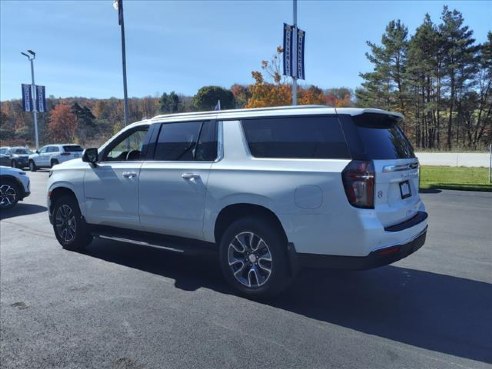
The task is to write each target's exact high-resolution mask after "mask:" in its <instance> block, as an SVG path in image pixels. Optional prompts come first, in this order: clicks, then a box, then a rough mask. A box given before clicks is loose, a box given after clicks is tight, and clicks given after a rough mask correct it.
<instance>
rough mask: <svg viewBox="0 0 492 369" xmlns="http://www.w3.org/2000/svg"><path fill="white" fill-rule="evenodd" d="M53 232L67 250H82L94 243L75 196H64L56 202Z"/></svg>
mask: <svg viewBox="0 0 492 369" xmlns="http://www.w3.org/2000/svg"><path fill="white" fill-rule="evenodd" d="M53 230H54V231H55V236H56V239H57V240H58V242H59V243H60V244H61V245H62V246H63V248H65V249H67V250H82V249H84V248H85V246H87V245H88V244H89V243H91V241H92V236H91V235H90V233H89V231H88V229H87V224H86V223H85V221H84V220H83V219H82V214H81V213H80V209H79V205H78V203H77V200H75V198H74V197H73V196H69V195H64V196H62V197H60V198H59V199H57V200H56V201H55V206H54V209H53Z"/></svg>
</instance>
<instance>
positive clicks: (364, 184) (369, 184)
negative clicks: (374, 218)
mask: <svg viewBox="0 0 492 369" xmlns="http://www.w3.org/2000/svg"><path fill="white" fill-rule="evenodd" d="M342 180H343V186H344V188H345V194H346V195H347V199H348V201H349V203H350V205H352V206H355V207H356V208H364V209H374V181H375V172H374V165H373V164H372V161H362V160H352V161H351V162H350V163H349V164H348V165H347V166H346V167H345V169H344V170H343V172H342Z"/></svg>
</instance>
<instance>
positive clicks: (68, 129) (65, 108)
mask: <svg viewBox="0 0 492 369" xmlns="http://www.w3.org/2000/svg"><path fill="white" fill-rule="evenodd" d="M48 130H49V132H50V136H51V138H52V139H53V140H54V141H55V142H73V141H74V140H75V133H76V131H77V117H76V116H75V114H74V113H72V111H71V107H70V106H69V105H67V104H59V105H57V106H55V107H54V108H53V110H52V111H51V116H50V121H49V124H48Z"/></svg>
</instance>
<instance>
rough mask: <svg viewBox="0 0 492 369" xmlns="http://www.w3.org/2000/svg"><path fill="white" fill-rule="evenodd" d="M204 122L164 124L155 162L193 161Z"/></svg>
mask: <svg viewBox="0 0 492 369" xmlns="http://www.w3.org/2000/svg"><path fill="white" fill-rule="evenodd" d="M202 123H203V122H182V123H164V124H162V126H161V131H160V132H159V137H158V139H157V145H156V148H155V153H154V160H162V161H192V160H194V157H195V152H196V148H197V143H198V137H199V135H200V131H201V129H202Z"/></svg>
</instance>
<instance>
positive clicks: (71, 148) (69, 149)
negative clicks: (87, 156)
mask: <svg viewBox="0 0 492 369" xmlns="http://www.w3.org/2000/svg"><path fill="white" fill-rule="evenodd" d="M63 150H65V151H66V152H79V151H84V149H83V148H82V147H80V146H78V145H70V146H63Z"/></svg>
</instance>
